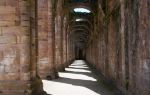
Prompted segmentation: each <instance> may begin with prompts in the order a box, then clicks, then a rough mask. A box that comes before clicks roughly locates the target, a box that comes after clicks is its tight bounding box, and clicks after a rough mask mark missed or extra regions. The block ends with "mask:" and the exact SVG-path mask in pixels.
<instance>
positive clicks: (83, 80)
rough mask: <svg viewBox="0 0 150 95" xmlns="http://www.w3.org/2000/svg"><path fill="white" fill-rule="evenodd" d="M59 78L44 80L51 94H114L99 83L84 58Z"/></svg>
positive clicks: (47, 90)
mask: <svg viewBox="0 0 150 95" xmlns="http://www.w3.org/2000/svg"><path fill="white" fill-rule="evenodd" d="M65 70H66V72H60V73H59V76H60V78H59V79H56V80H52V81H49V80H43V85H44V90H45V91H46V92H47V93H48V94H50V95H112V94H110V93H109V92H107V91H105V90H104V89H102V87H100V85H98V83H97V79H96V78H95V77H94V75H93V74H92V72H91V71H90V70H89V68H88V66H87V65H86V64H85V62H84V61H82V60H77V61H75V62H74V63H73V64H72V65H71V66H69V68H66V69H65Z"/></svg>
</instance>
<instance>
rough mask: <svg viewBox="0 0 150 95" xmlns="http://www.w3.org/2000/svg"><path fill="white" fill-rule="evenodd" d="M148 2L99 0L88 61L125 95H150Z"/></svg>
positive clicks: (146, 0)
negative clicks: (96, 20) (96, 29)
mask: <svg viewBox="0 0 150 95" xmlns="http://www.w3.org/2000/svg"><path fill="white" fill-rule="evenodd" d="M104 3H105V5H104ZM149 3H150V2H149V1H148V0H145V1H143V0H133V1H128V0H120V1H119V0H111V1H107V0H106V2H102V0H99V4H98V11H99V12H98V14H97V15H98V24H97V26H95V27H98V35H97V38H96V37H95V38H96V39H94V40H93V43H91V45H90V46H89V48H88V49H87V54H86V56H87V58H86V59H87V61H88V62H89V63H91V64H93V66H95V67H96V69H97V70H98V71H99V72H101V73H102V74H103V75H104V76H105V77H106V78H107V79H109V80H113V82H114V83H115V84H116V86H117V87H118V88H119V89H120V90H121V91H122V92H123V93H125V94H126V95H149V94H150V87H149V83H150V81H149V80H150V77H149V75H150V66H149V57H150V55H149V54H150V53H149V52H150V50H149V48H148V47H149V46H150V37H149V35H150V32H149V24H150V23H149V21H148V19H149V15H148V10H149V7H148V5H149Z"/></svg>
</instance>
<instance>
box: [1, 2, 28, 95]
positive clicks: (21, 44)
mask: <svg viewBox="0 0 150 95" xmlns="http://www.w3.org/2000/svg"><path fill="white" fill-rule="evenodd" d="M29 8H30V2H29V0H1V1H0V94H6V93H7V94H8V95H13V94H10V93H16V95H20V94H23V93H25V92H26V90H27V89H28V86H27V84H28V80H30V69H29V66H30V16H29V15H30V11H29Z"/></svg>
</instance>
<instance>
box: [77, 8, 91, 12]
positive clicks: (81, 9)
mask: <svg viewBox="0 0 150 95" xmlns="http://www.w3.org/2000/svg"><path fill="white" fill-rule="evenodd" d="M74 12H80V13H91V11H90V10H88V9H85V8H75V9H74Z"/></svg>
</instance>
